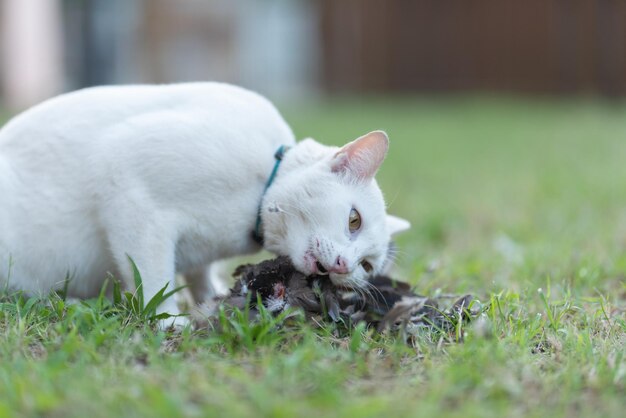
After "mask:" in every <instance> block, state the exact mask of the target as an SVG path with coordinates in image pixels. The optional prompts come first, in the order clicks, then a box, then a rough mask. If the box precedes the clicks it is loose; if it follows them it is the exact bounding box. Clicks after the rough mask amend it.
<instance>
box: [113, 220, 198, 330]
mask: <svg viewBox="0 0 626 418" xmlns="http://www.w3.org/2000/svg"><path fill="white" fill-rule="evenodd" d="M129 219H133V220H135V221H137V218H135V217H129V218H124V217H119V218H118V220H117V222H116V223H115V226H114V227H112V228H110V230H109V231H108V232H109V242H110V246H111V250H112V254H113V257H114V259H115V261H116V263H117V264H118V270H119V271H120V272H121V274H122V279H123V281H124V284H125V287H126V288H128V289H135V288H136V286H135V277H134V269H133V266H132V263H131V260H132V262H133V263H134V264H135V265H136V267H137V270H138V271H139V274H140V276H141V286H142V290H143V301H144V307H145V306H146V305H147V304H148V303H149V302H150V301H151V300H152V298H154V296H155V295H156V294H157V293H158V292H159V291H160V290H161V289H163V288H165V287H166V286H167V287H166V289H165V292H164V293H167V292H169V291H171V290H173V289H174V288H175V287H176V282H175V276H176V274H175V240H174V239H172V237H171V236H170V234H168V233H167V230H166V228H163V223H161V222H156V221H155V220H152V221H148V220H144V222H126V221H128V220H129ZM125 223H126V225H124V224H125ZM163 313H167V314H169V315H172V316H171V317H169V318H167V319H163V320H161V321H160V322H159V325H160V327H161V328H162V329H163V328H167V327H170V326H176V327H182V326H186V325H187V324H189V320H188V318H187V317H185V316H179V315H180V310H179V307H178V304H177V302H176V298H175V296H174V295H172V296H170V297H169V298H167V299H165V300H164V301H162V303H161V304H160V305H159V306H158V307H157V308H156V314H157V315H158V314H163Z"/></svg>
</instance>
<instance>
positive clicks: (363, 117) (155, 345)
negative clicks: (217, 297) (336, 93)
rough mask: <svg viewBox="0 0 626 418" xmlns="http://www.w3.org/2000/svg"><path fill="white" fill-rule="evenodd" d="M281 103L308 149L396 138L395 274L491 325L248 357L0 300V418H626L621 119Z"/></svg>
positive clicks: (239, 334)
mask: <svg viewBox="0 0 626 418" xmlns="http://www.w3.org/2000/svg"><path fill="white" fill-rule="evenodd" d="M282 107H283V112H284V113H285V116H286V118H287V120H288V121H290V123H291V124H292V125H293V127H294V130H295V131H296V134H297V136H298V137H299V138H302V137H304V136H312V137H314V138H316V139H318V140H320V141H322V142H326V143H334V144H341V143H343V142H346V141H348V140H351V139H354V138H355V137H357V136H359V135H361V134H363V133H365V132H367V131H369V130H373V129H384V130H386V131H387V132H388V134H389V136H390V138H391V149H390V154H389V157H388V160H387V161H386V163H385V165H384V167H383V169H382V170H381V172H380V175H379V181H380V183H381V186H382V187H383V190H384V191H385V193H386V196H387V199H388V202H389V206H390V210H391V212H393V213H395V214H398V215H400V216H403V217H406V218H408V219H409V220H410V221H411V222H412V224H413V229H412V230H411V232H408V233H406V234H404V235H403V236H401V237H400V238H399V243H400V247H401V254H400V258H399V261H398V270H397V274H396V275H397V277H398V278H402V279H406V280H408V281H410V282H411V283H413V284H414V285H415V286H416V287H417V290H418V291H419V292H422V293H427V294H432V293H435V292H439V291H443V292H451V293H465V292H470V293H473V294H475V295H477V297H478V298H479V299H480V301H481V302H482V303H483V304H484V305H485V306H488V307H489V309H488V311H487V312H486V315H485V317H484V318H483V319H482V320H481V321H479V322H478V323H477V324H476V326H473V327H469V328H468V329H467V338H466V341H465V342H464V343H462V344H446V343H443V341H440V344H437V343H432V342H430V339H429V338H428V336H425V337H424V338H423V339H418V340H417V341H416V342H415V343H414V345H412V346H411V347H405V346H404V345H403V344H402V343H401V342H398V341H395V340H393V339H389V338H379V337H376V336H373V335H371V334H370V333H367V332H366V333H361V332H355V333H354V334H353V335H351V336H349V337H348V338H337V337H335V336H333V335H331V331H332V329H331V328H332V326H330V325H328V326H327V328H326V329H322V330H315V329H312V328H310V327H308V326H306V325H302V324H300V325H297V326H296V327H295V328H293V327H285V328H281V329H280V330H274V331H272V332H271V333H269V334H267V335H264V336H263V337H258V339H257V341H256V342H255V343H254V344H252V345H249V344H248V345H246V342H245V341H247V340H246V338H247V337H250V336H251V335H253V334H254V332H255V331H251V330H249V329H243V328H242V327H241V325H242V324H239V325H237V324H235V326H232V327H230V328H228V327H227V330H225V331H224V332H222V333H219V334H211V335H209V336H206V335H201V334H192V333H189V332H186V333H183V334H182V335H180V336H173V337H172V336H167V335H165V334H163V333H161V332H154V331H152V330H151V329H150V328H148V327H146V326H144V325H142V324H141V323H140V322H139V321H136V320H135V321H130V322H128V323H126V322H124V321H126V319H127V318H124V317H121V316H119V315H118V316H115V315H113V316H111V315H106V314H104V313H103V312H102V311H101V310H100V308H94V307H93V306H91V305H90V306H81V305H75V306H71V307H64V306H61V308H60V309H59V306H58V305H55V303H56V304H58V301H57V302H54V300H52V302H45V301H44V302H42V303H40V304H36V305H32V306H30V307H29V306H27V303H24V302H16V301H15V300H14V299H11V298H5V303H4V304H3V305H1V306H2V309H0V365H1V366H0V417H3V416H64V417H65V416H73V417H84V416H90V417H110V416H151V417H158V416H163V417H171V416H213V415H217V416H228V417H235V416H284V417H293V416H300V417H320V416H337V417H348V416H371V417H373V416H388V417H395V416H437V417H448V416H450V417H452V416H463V417H469V416H480V417H492V416H493V417H503V416H506V417H516V416H517V417H540V416H568V417H570V416H603V417H607V416H614V417H621V416H623V415H624V410H625V408H626V357H625V356H624V354H625V348H624V347H625V343H626V315H625V313H624V309H625V308H626V281H625V279H624V272H625V271H626V251H625V250H626V167H624V161H626V104H622V103H603V102H594V101H571V102H567V101H553V100H550V101H549V100H545V101H539V100H523V99H519V100H513V99H496V98H485V97H483V98H476V97H446V98H431V99H427V98H424V99H410V98H395V99H386V98H363V99H361V100H356V99H345V100H336V101H332V102H319V103H309V104H295V105H294V104H291V105H289V106H282ZM539 288H541V291H538V289H539ZM50 306H51V307H50ZM55 306H56V308H55ZM16 307H17V308H16ZM18 308H19V309H18ZM27 308H28V309H27ZM3 312H4V313H3ZM237 327H239V328H240V329H239V330H238V328H237ZM244 328H245V327H244ZM255 335H256V334H255ZM431 337H432V336H431Z"/></svg>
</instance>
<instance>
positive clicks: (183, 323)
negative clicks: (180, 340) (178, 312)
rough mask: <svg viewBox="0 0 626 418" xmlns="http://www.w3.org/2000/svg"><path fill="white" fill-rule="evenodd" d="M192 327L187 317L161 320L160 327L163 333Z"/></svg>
mask: <svg viewBox="0 0 626 418" xmlns="http://www.w3.org/2000/svg"><path fill="white" fill-rule="evenodd" d="M190 325H191V321H190V320H189V318H188V317H187V316H170V317H169V318H165V319H160V320H159V323H158V326H159V329H160V330H161V331H168V330H174V331H180V330H182V329H183V328H185V327H188V326H190Z"/></svg>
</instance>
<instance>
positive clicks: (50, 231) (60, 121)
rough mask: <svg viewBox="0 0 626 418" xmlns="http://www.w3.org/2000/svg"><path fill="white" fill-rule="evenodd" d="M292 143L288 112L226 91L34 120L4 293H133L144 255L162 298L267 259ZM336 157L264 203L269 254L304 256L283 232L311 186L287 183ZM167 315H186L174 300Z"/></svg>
mask: <svg viewBox="0 0 626 418" xmlns="http://www.w3.org/2000/svg"><path fill="white" fill-rule="evenodd" d="M385 140H386V138H385ZM280 145H288V146H293V145H295V141H294V137H293V134H292V132H291V130H290V128H289V127H288V126H287V124H286V123H285V122H284V120H283V119H282V117H281V116H280V115H279V113H278V112H277V111H276V109H275V108H274V107H273V106H272V105H271V104H270V103H269V102H268V101H267V100H265V99H264V98H262V97H260V96H259V95H257V94H255V93H252V92H249V91H247V90H244V89H241V88H237V87H234V86H229V85H225V84H218V83H193V84H179V85H168V86H124V87H99V88H92V89H86V90H82V91H78V92H75V93H70V94H67V95H63V96H60V97H58V98H55V99H52V100H49V101H47V102H44V103H43V104H41V105H39V106H36V107H34V108H33V109H31V110H29V111H27V112H24V113H23V114H21V115H19V116H17V117H16V118H14V119H13V120H12V121H10V122H9V123H8V124H7V125H6V126H5V127H4V128H2V130H0V286H1V285H4V284H6V282H7V280H8V282H9V287H11V288H16V289H21V290H25V291H27V292H30V293H42V292H48V291H50V290H53V289H59V288H64V287H65V283H64V282H65V279H66V278H69V283H68V285H67V289H68V292H69V294H70V296H76V297H89V296H94V295H96V294H97V293H98V292H99V291H100V289H101V287H102V284H103V280H104V278H105V277H106V275H107V274H108V273H112V274H113V275H115V276H117V277H120V278H121V279H122V280H123V282H124V283H125V284H126V285H127V286H128V287H132V286H133V281H132V274H131V268H130V265H129V261H128V256H130V257H132V259H133V260H134V261H135V262H136V264H137V266H138V268H139V270H140V272H141V274H142V277H143V283H144V293H145V294H146V298H149V297H150V296H151V295H153V294H154V293H155V292H156V291H158V290H159V289H160V288H162V287H163V286H164V285H165V284H167V283H170V284H173V283H172V282H173V280H174V276H175V273H176V272H180V273H186V272H189V271H192V270H194V269H197V268H200V267H201V266H203V265H206V264H208V263H211V262H213V261H215V260H218V259H221V258H225V257H230V256H234V255H239V254H245V253H250V252H253V251H255V250H258V249H260V246H259V245H258V244H257V243H255V242H254V240H253V239H252V234H251V232H252V230H253V229H254V225H255V221H256V216H257V208H258V205H259V202H260V201H261V199H262V197H263V191H264V187H265V184H266V181H267V179H268V177H269V174H270V172H271V171H272V168H273V166H274V164H275V160H274V152H275V151H276V149H277V148H278V147H279V146H280ZM385 151H386V149H385ZM336 152H337V149H336V148H335V149H333V148H330V147H324V146H322V145H319V144H317V143H314V142H313V141H303V142H301V143H299V145H297V146H295V147H294V148H293V149H292V150H291V151H289V152H288V153H287V155H286V156H285V160H284V162H283V164H282V166H281V168H280V171H279V175H278V177H277V180H276V182H275V185H273V186H272V187H270V189H269V190H268V193H267V195H266V198H265V199H264V210H263V221H264V232H265V235H266V239H267V241H268V245H267V247H268V249H270V250H274V251H276V252H280V253H285V252H289V251H291V250H290V249H289V248H291V247H297V245H295V244H296V243H295V242H277V241H281V239H282V240H283V241H285V239H287V240H289V239H291V238H284V239H283V238H280V236H281V234H283V235H284V231H283V230H284V229H285V228H286V225H284V224H280V222H279V223H278V224H277V222H275V221H277V220H278V218H279V217H283V218H284V217H286V216H287V214H288V213H291V212H296V210H295V209H293V208H291V209H290V208H287V207H286V206H287V205H288V203H287V202H285V203H284V204H282V205H281V202H282V201H283V200H284V199H285V198H286V197H285V196H284V194H285V193H287V195H289V196H291V195H292V194H293V193H291V192H289V190H290V189H289V187H296V188H299V187H300V186H298V185H294V186H289V184H287V185H286V186H285V187H281V186H279V184H281V182H284V183H288V182H289V180H290V179H289V178H288V177H290V173H293V174H298V173H300V171H302V170H305V171H306V167H310V166H315V165H316V164H318V163H317V162H318V161H319V160H320V159H327V160H329V161H330V159H331V158H332V157H333V155H335V153H336ZM380 161H381V162H382V159H381V160H380ZM378 164H379V163H378ZM344 165H345V164H344ZM376 168H377V167H376ZM334 171H337V170H334ZM339 171H341V170H339ZM328 172H329V173H330V172H331V170H330V169H329V170H328ZM374 172H375V170H374ZM332 174H333V175H334V176H335V177H338V174H337V173H332ZM371 175H372V176H373V173H372V174H371ZM294 177H297V175H294ZM305 177H306V175H305ZM304 181H306V180H304ZM370 183H372V184H373V185H374V186H375V184H374V183H373V180H372V181H370ZM304 189H306V187H304ZM376 189H377V187H376ZM272 193H274V195H275V197H274V198H271V196H272ZM281 199H283V200H281ZM377 205H378V206H380V207H377V208H376V210H377V211H378V212H380V210H381V209H382V211H383V213H382V216H383V217H384V203H383V202H382V196H381V197H380V202H379V203H377ZM281 206H283V207H281ZM305 206H306V205H305ZM308 212H310V210H309V209H307V208H304V209H303V211H302V212H300V213H308ZM294 216H296V215H295V214H294ZM346 216H347V215H346ZM290 219H291V218H290ZM289 222H291V221H289ZM301 223H302V222H301ZM305 223H306V222H305ZM317 223H318V222H316V224H317ZM390 232H393V231H390ZM390 232H389V231H386V230H384V231H383V232H382V233H383V235H385V239H388V236H389V233H390ZM379 233H380V232H379ZM292 240H293V239H292ZM298 240H300V239H299V238H298ZM305 240H306V241H307V242H308V243H311V242H312V240H313V238H312V237H311V236H307V237H306V239H305ZM307 245H309V244H307ZM317 245H318V249H319V245H320V243H319V240H318V241H317ZM303 248H304V247H303ZM306 250H307V249H305V251H306ZM287 255H291V256H292V258H294V255H293V254H287ZM334 256H335V255H334V253H333V257H334ZM298 257H299V255H298V256H297V257H295V258H298ZM318 258H319V257H318ZM315 260H316V261H317V258H316V259H315ZM338 260H339V259H338ZM294 262H295V263H296V265H298V263H297V260H294ZM353 264H354V263H353ZM200 288H202V286H200ZM200 299H201V298H200ZM161 311H168V312H170V313H174V314H175V313H178V310H177V307H176V306H175V304H174V302H173V299H170V300H168V301H166V303H165V304H164V306H162V307H161Z"/></svg>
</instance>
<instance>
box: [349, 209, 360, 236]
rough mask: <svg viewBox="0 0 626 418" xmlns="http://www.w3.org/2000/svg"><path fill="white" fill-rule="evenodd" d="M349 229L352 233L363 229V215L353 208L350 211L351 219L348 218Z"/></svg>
mask: <svg viewBox="0 0 626 418" xmlns="http://www.w3.org/2000/svg"><path fill="white" fill-rule="evenodd" d="M348 227H349V228H350V232H356V231H358V230H359V229H361V214H360V213H359V211H358V210H356V209H354V208H352V209H351V210H350V217H349V218H348Z"/></svg>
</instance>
